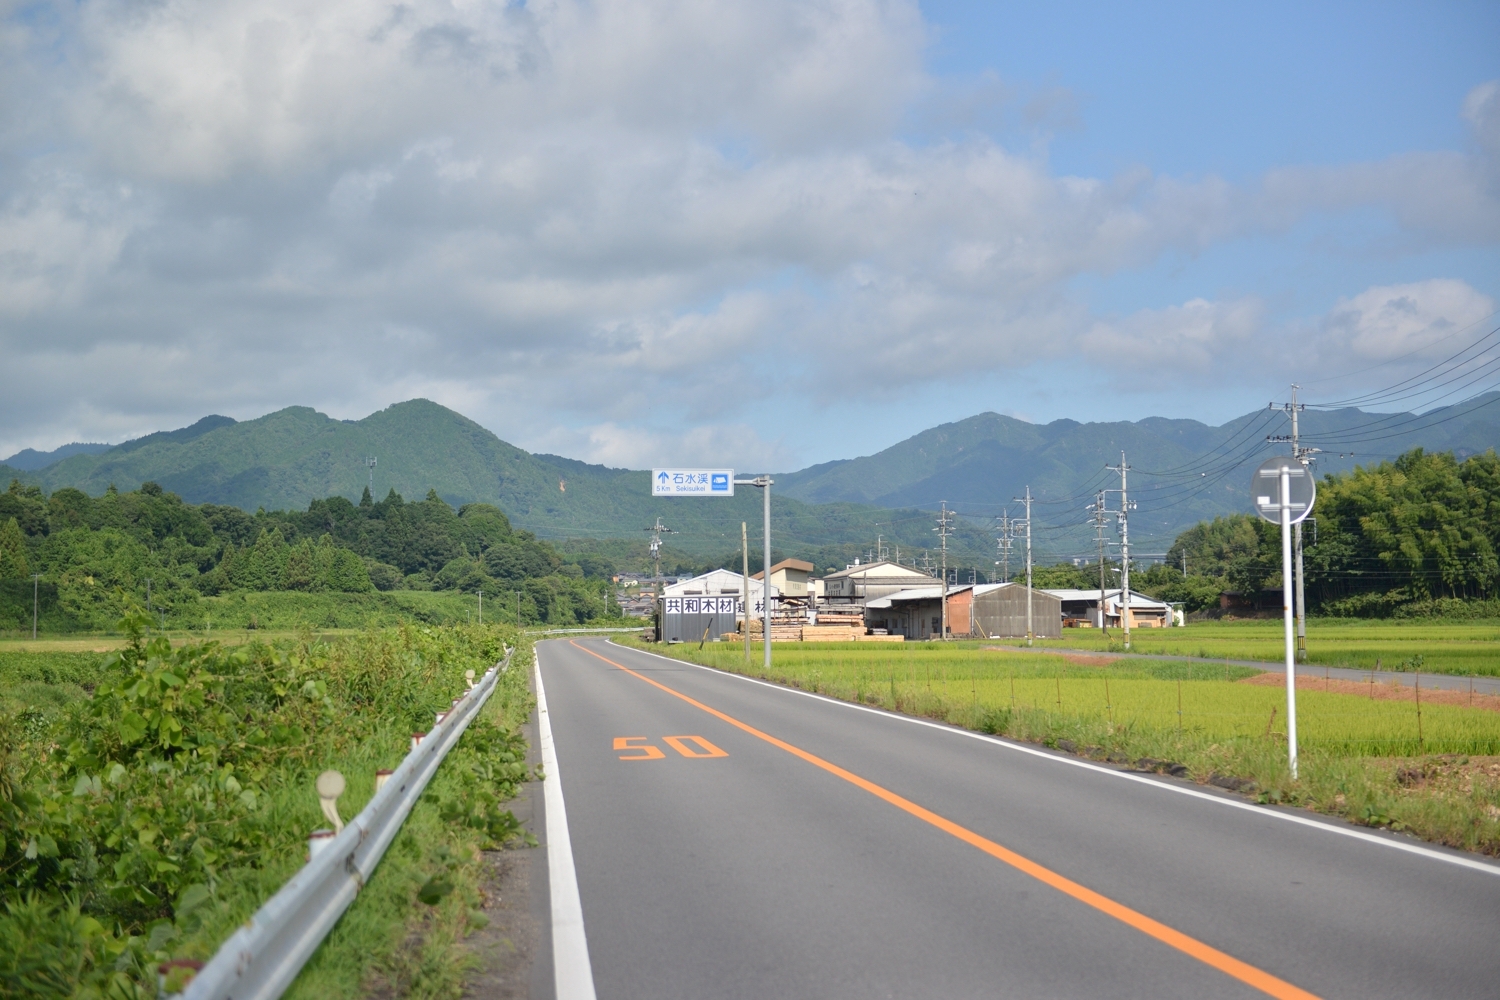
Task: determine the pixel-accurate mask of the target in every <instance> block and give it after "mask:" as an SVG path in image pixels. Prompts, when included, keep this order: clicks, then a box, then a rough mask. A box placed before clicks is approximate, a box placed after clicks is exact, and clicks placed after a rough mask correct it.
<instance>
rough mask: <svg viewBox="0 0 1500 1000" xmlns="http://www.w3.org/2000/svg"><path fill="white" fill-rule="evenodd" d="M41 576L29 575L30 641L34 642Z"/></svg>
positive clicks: (36, 574)
mask: <svg viewBox="0 0 1500 1000" xmlns="http://www.w3.org/2000/svg"><path fill="white" fill-rule="evenodd" d="M41 580H42V574H40V573H33V574H31V641H32V642H35V641H36V611H37V591H38V589H39V588H40V587H41Z"/></svg>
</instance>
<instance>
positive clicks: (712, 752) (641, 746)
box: [615, 736, 729, 760]
mask: <svg viewBox="0 0 1500 1000" xmlns="http://www.w3.org/2000/svg"><path fill="white" fill-rule="evenodd" d="M650 738H651V737H649V736H616V737H615V749H616V750H639V751H641V752H640V753H633V754H628V755H627V754H623V753H622V754H620V759H621V760H662V759H664V758H665V757H666V756H667V755H666V754H664V753H662V752H661V748H660V747H658V746H654V745H652V744H650V743H641V742H640V741H641V740H649V739H650ZM661 739H662V742H663V743H665V744H666V745H667V746H669V747H671V748H672V749H673V750H676V751H677V752H678V753H679V754H681V755H682V756H684V757H688V758H692V759H699V760H701V759H703V758H707V757H728V756H729V751H727V750H720V749H719V748H718V747H716V746H714V745H713V744H712V743H710V742H708V740H706V739H704V738H703V737H701V736H663V737H662V738H661ZM688 740H692V741H693V742H694V743H696V744H698V749H696V750H694V749H693V748H692V747H690V746H688V745H687V741H688Z"/></svg>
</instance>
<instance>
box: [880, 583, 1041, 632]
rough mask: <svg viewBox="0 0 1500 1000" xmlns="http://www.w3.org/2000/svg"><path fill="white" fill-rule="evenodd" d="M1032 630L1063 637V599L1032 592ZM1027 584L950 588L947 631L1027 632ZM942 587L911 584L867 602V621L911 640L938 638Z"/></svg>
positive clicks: (974, 585)
mask: <svg viewBox="0 0 1500 1000" xmlns="http://www.w3.org/2000/svg"><path fill="white" fill-rule="evenodd" d="M1030 593H1031V623H1032V634H1033V635H1035V636H1038V637H1041V638H1050V639H1057V638H1061V637H1062V601H1060V600H1059V599H1058V598H1056V597H1055V596H1053V595H1051V594H1049V593H1047V592H1046V591H1042V590H1035V589H1033V590H1032V591H1031V592H1030ZM1026 597H1027V590H1026V587H1025V586H1024V585H1022V584H1019V583H981V584H977V585H976V584H967V585H964V586H959V587H952V588H949V590H948V635H949V636H950V637H951V638H971V637H973V638H988V639H999V638H1010V637H1017V636H1024V635H1025V634H1026ZM942 619H943V599H942V588H941V587H940V586H938V587H931V586H929V587H912V588H908V589H906V590H900V591H896V592H895V593H891V594H887V595H885V596H882V597H877V598H874V599H873V600H868V601H866V602H865V624H866V626H868V627H869V628H871V629H874V630H878V631H885V632H889V633H890V634H891V635H902V636H905V637H906V638H908V639H935V638H937V637H938V636H939V635H941V634H942Z"/></svg>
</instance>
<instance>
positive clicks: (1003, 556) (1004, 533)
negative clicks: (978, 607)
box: [998, 507, 1016, 583]
mask: <svg viewBox="0 0 1500 1000" xmlns="http://www.w3.org/2000/svg"><path fill="white" fill-rule="evenodd" d="M1015 539H1016V535H1015V524H1014V523H1013V522H1012V521H1011V519H1010V508H1009V507H1007V508H1006V509H1005V512H1004V513H1003V514H1001V515H1000V538H999V539H998V541H999V544H1000V567H1001V568H1000V582H1001V583H1010V547H1011V544H1012V543H1014V542H1015Z"/></svg>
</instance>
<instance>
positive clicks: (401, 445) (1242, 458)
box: [0, 393, 1500, 565]
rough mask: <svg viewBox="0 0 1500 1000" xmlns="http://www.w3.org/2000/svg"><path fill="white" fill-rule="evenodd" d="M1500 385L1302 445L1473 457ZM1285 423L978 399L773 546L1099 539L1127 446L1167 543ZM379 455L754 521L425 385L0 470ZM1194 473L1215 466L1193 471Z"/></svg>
mask: <svg viewBox="0 0 1500 1000" xmlns="http://www.w3.org/2000/svg"><path fill="white" fill-rule="evenodd" d="M1497 401H1500V393H1491V394H1488V395H1487V396H1483V397H1479V398H1477V399H1475V400H1470V401H1468V402H1466V403H1462V404H1458V405H1457V406H1454V407H1448V408H1443V409H1441V410H1436V411H1430V412H1429V413H1428V414H1423V415H1421V416H1420V417H1415V416H1413V415H1410V414H1370V413H1365V412H1363V411H1360V410H1354V409H1349V410H1333V411H1307V412H1306V413H1304V414H1303V418H1302V419H1303V433H1304V438H1305V440H1306V441H1307V442H1308V443H1310V444H1317V443H1318V442H1319V441H1323V442H1325V443H1327V444H1329V445H1330V446H1332V445H1335V444H1337V443H1338V442H1357V441H1358V440H1359V439H1360V435H1361V434H1363V435H1365V436H1366V437H1373V438H1374V439H1376V441H1377V443H1378V444H1379V446H1381V447H1382V448H1384V449H1385V450H1387V451H1390V452H1392V453H1395V452H1399V451H1404V450H1406V449H1407V448H1409V447H1412V446H1415V445H1417V444H1421V445H1424V446H1426V447H1428V448H1429V449H1430V450H1449V449H1452V450H1455V451H1457V452H1459V453H1460V454H1461V455H1462V454H1467V453H1472V452H1474V451H1480V450H1484V449H1485V448H1488V447H1494V446H1495V445H1497V444H1500V407H1493V406H1491V405H1490V404H1493V403H1495V402H1497ZM1285 423H1286V420H1285V416H1284V414H1280V413H1279V411H1264V410H1263V411H1255V412H1252V413H1249V414H1245V415H1243V416H1241V417H1237V418H1235V419H1233V420H1230V421H1228V422H1226V423H1224V424H1220V425H1218V426H1212V425H1208V424H1204V423H1201V422H1199V421H1195V420H1191V419H1186V418H1168V417H1148V418H1145V419H1143V420H1139V421H1117V422H1110V423H1080V422H1079V421H1076V420H1071V419H1067V418H1063V419H1059V420H1055V421H1052V422H1050V423H1047V424H1032V423H1029V422H1027V421H1024V420H1020V419H1018V418H1015V417H1009V416H1005V415H1003V414H998V413H994V412H986V413H981V414H976V415H974V416H972V417H968V418H965V419H963V420H959V421H952V422H950V423H946V424H941V425H938V426H936V427H932V428H928V429H926V430H923V431H921V432H919V433H917V434H915V435H912V436H911V437H909V438H906V439H904V440H902V441H898V442H896V443H895V444H893V445H891V446H889V447H887V448H885V449H882V450H880V451H878V452H875V453H873V454H871V455H865V456H859V457H856V458H850V459H836V460H834V461H830V462H822V463H818V464H816V465H811V466H808V467H807V468H804V469H801V470H798V471H795V472H790V473H779V474H775V476H774V478H775V480H776V486H775V487H774V490H775V492H774V494H773V496H774V498H775V504H774V512H773V513H774V524H773V541H776V542H777V544H778V547H779V546H780V545H781V542H782V541H783V540H785V541H786V542H787V544H788V545H800V546H803V547H804V548H808V547H811V548H818V547H822V548H827V547H830V546H835V547H836V546H843V547H845V548H849V547H850V546H856V547H855V548H852V549H851V552H853V553H858V552H861V551H863V550H864V549H865V548H866V547H869V546H871V545H873V543H874V542H875V541H876V537H877V535H881V536H884V537H885V539H886V540H887V541H888V542H893V543H894V544H898V545H900V546H902V547H903V548H906V549H908V550H911V549H915V548H930V547H932V546H933V543H934V541H935V539H934V537H933V535H932V532H931V530H930V529H931V527H932V521H931V516H930V515H929V514H928V513H926V512H927V511H931V510H934V509H936V508H937V507H938V506H939V504H940V503H942V502H943V501H946V502H947V504H948V506H949V507H950V508H951V509H956V510H957V511H958V512H959V513H960V514H961V515H965V516H967V517H968V518H969V520H968V521H966V522H964V521H961V523H960V526H959V527H960V536H959V537H958V538H957V539H955V541H954V543H953V544H954V545H955V546H957V552H958V553H960V554H961V557H962V558H964V559H966V560H967V563H966V564H969V565H972V564H976V563H977V564H979V565H988V564H989V562H991V561H993V551H994V543H993V540H992V537H991V535H990V533H989V531H988V530H987V525H988V524H989V523H990V519H991V518H992V517H994V516H998V515H999V514H1000V513H1001V511H1003V510H1005V509H1006V508H1007V507H1009V508H1010V510H1011V513H1012V514H1018V513H1019V510H1018V506H1019V505H1018V504H1017V503H1016V502H1015V501H1014V499H1013V498H1015V497H1019V496H1020V495H1021V493H1022V491H1023V490H1024V489H1025V488H1026V487H1027V486H1030V488H1031V492H1032V496H1033V498H1034V500H1035V501H1036V503H1037V504H1038V505H1039V506H1038V508H1037V509H1036V510H1035V511H1034V517H1033V521H1034V527H1035V531H1034V533H1033V534H1034V544H1035V545H1036V546H1037V548H1038V557H1039V558H1040V559H1046V558H1059V557H1062V556H1066V555H1071V554H1074V553H1077V552H1084V551H1088V550H1089V549H1090V548H1091V546H1090V545H1089V544H1088V538H1089V537H1091V532H1090V531H1089V530H1088V529H1087V528H1086V527H1085V526H1084V520H1085V513H1084V508H1085V507H1086V506H1087V504H1088V503H1090V502H1091V501H1092V499H1093V496H1094V492H1095V491H1096V490H1098V489H1101V488H1117V487H1118V480H1117V479H1116V478H1115V477H1114V476H1113V475H1112V474H1110V473H1108V472H1107V471H1106V470H1105V466H1106V465H1109V464H1115V463H1117V462H1118V461H1119V457H1120V452H1121V450H1124V451H1125V453H1126V455H1127V458H1128V460H1129V462H1130V463H1131V465H1132V468H1133V469H1134V470H1136V471H1135V475H1134V476H1133V477H1132V485H1131V490H1132V498H1133V499H1137V498H1138V499H1139V502H1140V508H1139V509H1138V511H1137V513H1136V514H1135V515H1134V517H1133V519H1132V522H1131V534H1132V536H1133V538H1134V539H1135V540H1136V542H1137V544H1138V545H1140V546H1141V549H1140V550H1141V551H1156V550H1159V551H1164V550H1165V548H1166V545H1167V544H1169V543H1170V540H1171V538H1172V537H1175V535H1176V533H1177V532H1178V531H1180V530H1182V529H1183V528H1185V527H1187V526H1189V525H1191V524H1193V523H1196V522H1197V521H1199V520H1202V519H1205V518H1211V517H1213V516H1216V515H1219V514H1224V513H1230V512H1234V511H1241V510H1245V509H1247V503H1248V500H1247V496H1246V490H1245V485H1246V484H1245V483H1242V482H1240V480H1241V479H1243V478H1244V476H1243V475H1240V474H1239V472H1240V470H1241V467H1245V466H1247V463H1250V462H1252V461H1253V460H1254V459H1255V458H1256V456H1258V455H1260V454H1262V453H1265V452H1268V451H1269V450H1272V446H1271V445H1269V444H1267V443H1266V441H1265V438H1266V436H1267V435H1268V434H1279V433H1283V432H1284V430H1285V427H1284V425H1285ZM1417 425H1420V426H1417ZM1371 428H1373V430H1371ZM1387 430H1390V431H1391V432H1390V433H1385V431H1387ZM1376 432H1380V433H1376ZM1283 447H1284V446H1283ZM1351 447H1352V446H1351ZM1215 449H1217V452H1216V451H1215ZM370 455H373V456H375V457H376V460H377V464H376V467H375V470H374V476H373V480H374V484H375V493H376V494H377V497H378V496H383V495H384V494H385V492H386V491H387V490H390V489H394V490H395V491H396V492H397V493H400V494H401V495H403V496H405V497H407V498H408V499H415V498H418V497H420V496H423V495H426V494H427V493H428V491H429V490H431V491H435V492H436V493H437V494H438V496H440V497H442V498H443V499H445V500H447V501H449V502H450V503H453V504H455V505H462V504H464V503H469V502H480V501H482V502H487V503H494V504H497V505H499V506H500V507H501V508H502V509H504V510H505V511H506V512H507V514H508V515H510V516H511V518H512V520H513V522H514V523H515V525H516V526H517V527H518V528H521V529H523V530H527V531H531V532H533V533H534V534H537V535H538V536H540V537H547V538H555V539H558V538H581V539H588V538H592V539H605V538H636V539H641V538H643V537H644V535H643V534H642V532H643V530H644V529H646V528H647V527H648V526H649V525H651V524H652V523H653V521H654V520H655V518H656V516H658V515H661V516H662V517H663V518H664V520H665V521H666V522H667V523H668V525H669V526H670V527H672V528H674V529H676V530H677V531H678V532H679V534H678V535H676V536H674V537H673V543H674V547H677V548H680V549H683V550H690V551H696V552H698V553H709V552H716V553H722V552H726V551H735V550H737V549H738V548H739V523H738V522H740V521H745V522H747V523H748V524H749V525H750V526H751V530H752V532H755V530H756V526H758V524H759V522H760V511H759V498H758V494H757V493H756V491H754V490H743V489H742V490H741V491H740V492H739V493H738V494H737V495H736V496H735V497H733V498H728V499H722V498H721V499H713V500H705V499H659V498H652V497H651V496H650V492H649V483H648V477H649V473H648V472H646V471H644V470H632V469H621V468H612V467H608V466H604V465H598V464H592V463H588V462H583V461H581V460H578V459H572V458H567V457H565V456H560V455H551V454H533V453H530V452H527V451H525V450H524V449H521V448H518V447H516V446H515V445H512V444H510V443H508V442H506V441H504V440H502V439H500V438H499V437H498V436H496V435H495V434H494V433H492V432H491V431H489V430H487V429H486V428H484V427H483V426H481V425H480V424H478V423H476V422H475V421H473V420H470V419H469V418H468V417H465V416H463V415H462V414H460V413H457V412H455V411H453V410H450V409H448V408H446V407H443V406H441V405H439V404H437V403H434V402H432V401H430V400H424V399H415V400H406V401H404V402H400V403H396V404H393V405H391V406H388V407H385V408H384V409H381V410H377V411H376V412H374V413H372V414H370V415H368V416H366V417H364V418H363V419H360V420H353V421H343V420H335V419H333V418H331V417H328V416H327V415H325V414H322V413H319V412H318V411H317V410H315V409H313V408H311V407H306V406H292V407H286V408H284V409H281V410H277V411H275V412H273V413H269V414H266V415H264V416H262V417H258V418H255V419H253V420H246V421H235V420H233V419H231V418H229V417H222V416H217V415H214V416H209V417H204V418H202V419H201V420H199V421H197V422H195V423H194V424H192V425H189V426H188V427H184V428H179V429H178V430H174V431H162V432H157V433H155V434H149V435H146V436H144V437H142V438H138V439H135V440H133V441H129V442H126V443H124V444H122V445H118V446H115V447H113V448H110V449H109V450H107V451H104V452H100V453H93V454H85V453H75V454H70V455H67V456H65V457H64V458H62V459H61V460H59V461H57V462H54V463H52V464H51V465H48V466H46V467H44V468H41V469H36V470H24V469H18V468H15V467H9V466H0V476H6V477H7V478H8V477H11V476H14V477H17V478H21V479H23V480H25V481H27V482H34V483H37V484H38V485H41V486H43V487H44V488H47V489H49V490H56V489H58V488H61V487H63V486H72V487H75V488H78V489H82V490H84V491H85V492H87V493H90V494H93V495H98V494H99V493H102V492H103V491H104V490H105V489H106V488H108V486H110V485H111V484H113V485H115V486H117V487H118V488H120V489H134V488H136V487H137V486H139V484H140V483H141V482H144V481H147V480H151V481H155V482H157V483H158V484H159V485H161V486H162V487H163V488H164V489H168V490H171V491H172V492H175V493H178V494H180V495H181V496H182V497H183V498H184V499H186V500H188V501H190V502H194V503H204V502H213V503H222V504H228V505H232V506H237V507H241V508H244V509H246V510H254V509H256V508H257V507H265V508H267V509H286V508H305V507H306V505H307V504H308V503H309V502H311V501H312V500H316V499H322V498H324V497H327V496H334V495H338V496H345V497H348V498H349V499H351V500H355V499H358V497H359V495H360V494H361V492H362V491H363V489H364V488H365V486H366V485H367V484H368V483H369V482H370V481H371V477H370V470H369V469H368V467H367V466H366V465H365V458H366V456H370ZM1370 457H1378V456H1374V455H1370V454H1366V453H1362V452H1359V451H1357V450H1356V451H1348V452H1345V451H1332V450H1330V451H1328V452H1327V453H1325V454H1324V455H1322V456H1320V460H1321V462H1320V466H1319V471H1320V472H1330V471H1341V470H1342V469H1343V468H1348V467H1352V466H1353V465H1354V464H1355V463H1356V462H1360V461H1367V460H1368V459H1369V458H1370ZM1200 469H1201V471H1202V472H1203V473H1204V474H1203V475H1200V476H1197V477H1194V476H1193V475H1192V473H1194V472H1196V471H1199V470H1200ZM1183 470H1186V471H1185V472H1184V471H1183ZM1244 471H1245V475H1248V468H1245V469H1244ZM1208 473H1212V474H1211V475H1209V474H1208ZM830 558H831V556H830Z"/></svg>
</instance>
